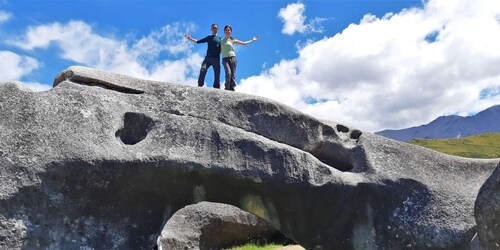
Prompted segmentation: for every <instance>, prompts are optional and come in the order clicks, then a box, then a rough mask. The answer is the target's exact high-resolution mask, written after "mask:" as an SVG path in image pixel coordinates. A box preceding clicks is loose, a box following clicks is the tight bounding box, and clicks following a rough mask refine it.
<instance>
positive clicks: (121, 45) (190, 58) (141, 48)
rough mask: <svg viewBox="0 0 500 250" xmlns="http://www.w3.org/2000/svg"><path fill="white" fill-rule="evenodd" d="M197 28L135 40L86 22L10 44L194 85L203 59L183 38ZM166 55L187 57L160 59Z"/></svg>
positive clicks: (180, 27) (169, 28) (31, 31)
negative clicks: (109, 33) (98, 31)
mask: <svg viewBox="0 0 500 250" xmlns="http://www.w3.org/2000/svg"><path fill="white" fill-rule="evenodd" d="M194 29H195V26H194V25H193V24H182V23H174V24H170V25H166V26H164V27H162V28H160V29H158V30H155V31H152V32H151V33H150V34H149V35H147V36H145V37H142V38H141V39H139V40H132V39H131V38H129V39H117V38H113V37H105V36H102V35H99V34H96V33H95V32H94V31H93V29H92V26H90V25H88V24H87V23H85V22H82V21H70V22H68V23H65V24H64V23H52V24H46V25H39V26H32V27H29V28H28V29H27V31H26V33H25V35H23V36H22V37H19V38H17V39H16V40H13V41H10V43H11V44H13V45H15V46H17V47H19V48H22V49H25V50H34V49H46V48H48V47H49V46H51V45H52V46H57V47H58V48H60V50H61V55H60V56H61V57H62V58H64V59H66V60H69V61H73V62H75V63H76V64H79V65H84V66H88V67H92V68H96V69H102V70H106V71H110V72H116V73H122V74H126V75H130V76H134V77H140V78H145V79H154V80H159V81H171V82H183V83H187V82H189V83H192V82H195V81H196V80H195V79H194V76H195V75H196V76H197V73H198V70H199V67H200V64H201V61H202V58H201V56H200V55H199V54H196V53H192V51H191V48H192V47H193V45H192V44H190V43H189V42H188V41H187V40H186V39H184V38H183V36H182V35H183V34H184V32H191V31H193V30H194ZM163 52H166V53H167V54H168V55H169V56H171V57H175V56H178V55H179V54H181V55H183V56H184V57H182V58H181V59H177V60H175V59H174V60H159V56H160V54H161V53H163ZM195 65H196V66H195Z"/></svg>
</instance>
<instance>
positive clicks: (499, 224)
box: [474, 164, 500, 249]
mask: <svg viewBox="0 0 500 250" xmlns="http://www.w3.org/2000/svg"><path fill="white" fill-rule="evenodd" d="M474 216H475V218H476V223H477V236H478V239H479V242H480V244H481V247H482V249H500V164H499V165H498V166H497V168H496V169H495V171H494V172H493V174H492V175H491V176H490V177H489V178H488V180H486V182H485V183H484V184H483V186H482V187H481V189H480V190H479V194H478V196H477V199H476V203H475V210H474Z"/></svg>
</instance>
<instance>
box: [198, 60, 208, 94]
mask: <svg viewBox="0 0 500 250" xmlns="http://www.w3.org/2000/svg"><path fill="white" fill-rule="evenodd" d="M208 67H210V65H209V64H208V62H207V58H206V57H205V60H203V63H202V64H201V69H200V76H199V77H198V87H203V85H204V84H205V76H206V75H207V69H208Z"/></svg>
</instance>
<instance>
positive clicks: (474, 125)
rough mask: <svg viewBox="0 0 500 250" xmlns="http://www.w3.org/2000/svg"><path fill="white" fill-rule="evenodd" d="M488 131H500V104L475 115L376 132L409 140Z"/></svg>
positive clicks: (444, 117)
mask: <svg viewBox="0 0 500 250" xmlns="http://www.w3.org/2000/svg"><path fill="white" fill-rule="evenodd" d="M487 132H500V105H495V106H492V107H490V108H488V109H485V110H483V111H481V112H479V113H477V114H476V115H473V116H467V117H462V116H457V115H450V116H440V117H438V118H437V119H436V120H434V121H432V122H430V123H429V124H426V125H421V126H417V127H411V128H406V129H399V130H382V131H379V132H376V133H375V134H378V135H381V136H384V137H387V138H391V139H394V140H398V141H404V142H408V141H409V140H411V139H415V138H425V139H440V138H461V137H466V136H471V135H477V134H481V133H487Z"/></svg>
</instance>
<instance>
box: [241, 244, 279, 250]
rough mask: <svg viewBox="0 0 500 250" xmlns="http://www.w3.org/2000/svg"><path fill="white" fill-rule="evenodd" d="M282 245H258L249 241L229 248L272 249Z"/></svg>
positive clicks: (248, 249)
mask: <svg viewBox="0 0 500 250" xmlns="http://www.w3.org/2000/svg"><path fill="white" fill-rule="evenodd" d="M282 247H283V245H275V244H270V245H265V246H262V245H258V244H253V243H249V244H246V245H243V246H239V247H233V248H231V250H272V249H277V248H282Z"/></svg>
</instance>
